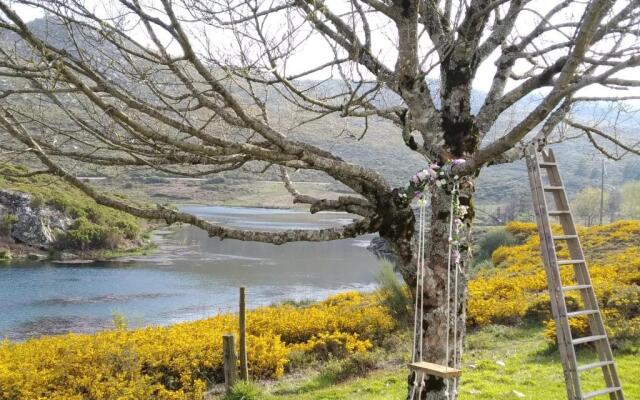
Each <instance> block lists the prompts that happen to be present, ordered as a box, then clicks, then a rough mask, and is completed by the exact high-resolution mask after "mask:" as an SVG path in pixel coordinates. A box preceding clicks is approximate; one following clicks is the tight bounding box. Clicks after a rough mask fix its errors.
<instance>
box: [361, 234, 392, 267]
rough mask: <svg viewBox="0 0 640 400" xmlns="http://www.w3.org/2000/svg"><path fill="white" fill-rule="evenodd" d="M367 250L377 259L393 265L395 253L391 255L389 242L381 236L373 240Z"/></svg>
mask: <svg viewBox="0 0 640 400" xmlns="http://www.w3.org/2000/svg"><path fill="white" fill-rule="evenodd" d="M367 250H369V251H370V252H372V253H373V254H375V255H376V257H378V258H380V259H383V260H388V261H390V262H391V263H394V260H395V256H394V255H393V253H391V250H389V245H388V244H387V241H386V240H385V239H383V238H381V237H380V236H376V237H374V238H373V239H371V243H369V246H367Z"/></svg>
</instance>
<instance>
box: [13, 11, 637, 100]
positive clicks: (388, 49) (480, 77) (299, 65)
mask: <svg viewBox="0 0 640 400" xmlns="http://www.w3.org/2000/svg"><path fill="white" fill-rule="evenodd" d="M328 3H329V4H332V6H333V7H336V8H337V9H338V11H343V10H344V11H346V9H345V7H346V4H348V3H347V2H340V1H331V0H329V1H328ZM87 4H89V5H94V6H95V7H96V9H97V10H100V11H98V12H99V13H112V12H113V11H112V10H110V6H109V0H106V1H104V2H103V1H97V0H88V1H87ZM553 5H555V2H554V1H548V0H544V1H538V2H533V4H531V7H532V9H531V10H530V11H528V12H523V14H522V15H521V16H520V17H519V19H518V22H517V24H516V30H517V31H518V32H520V33H521V34H522V33H526V32H528V31H529V30H530V29H532V28H533V27H534V26H535V25H536V24H538V23H539V21H540V19H539V18H538V17H537V15H536V14H537V13H538V12H544V9H545V8H548V7H551V6H553ZM340 8H342V9H343V10H340ZM16 9H17V10H18V12H19V14H20V15H21V16H22V17H23V18H24V19H26V20H28V21H30V20H33V19H35V18H39V17H42V16H43V14H42V13H41V12H40V11H36V10H34V9H32V8H29V7H25V6H16ZM576 15H578V16H579V15H581V12H580V10H579V9H576V8H573V9H571V8H570V9H567V10H566V11H565V13H564V14H563V17H566V18H572V17H573V18H575V16H576ZM287 22H288V21H285V20H282V21H277V22H276V23H273V24H272V29H271V30H272V31H273V34H274V37H275V36H276V35H277V34H278V29H279V28H280V29H285V28H286V23H287ZM278 24H282V27H279V26H278ZM370 24H371V25H372V29H373V31H374V45H376V47H374V51H375V52H376V53H377V55H378V56H379V57H380V58H381V59H382V60H384V61H385V62H386V64H387V65H388V66H390V67H391V68H393V65H394V63H395V58H396V51H395V46H394V41H395V40H394V36H395V30H394V27H393V26H391V25H390V24H388V23H387V21H385V20H383V19H380V18H379V19H376V18H375V17H373V18H371V19H370ZM198 33H201V31H198ZM207 36H208V39H210V41H209V43H208V45H209V46H211V45H212V44H213V46H215V47H216V48H217V49H218V50H219V51H220V52H221V53H222V52H230V51H231V49H233V48H234V46H233V44H232V42H233V41H232V38H233V36H232V35H231V33H230V32H224V33H221V32H208V35H207ZM165 37H166V36H165ZM558 38H561V36H558ZM139 39H140V40H142V41H147V42H148V40H146V39H144V38H143V37H142V35H141V36H140V37H139ZM193 39H194V41H195V42H198V41H203V40H204V39H203V35H200V34H195V33H194V34H193ZM174 46H175V44H174V45H169V48H170V49H172V48H175V47H174ZM498 56H499V53H498V52H494V54H492V55H491V56H490V57H489V59H488V60H486V61H485V62H484V63H482V65H481V66H480V68H479V70H478V72H477V74H476V77H475V80H474V88H475V89H476V90H480V91H485V92H486V91H488V90H489V88H490V87H491V82H492V78H493V75H494V73H495V70H496V69H495V66H494V61H495V60H496V59H497V57H498ZM332 57H333V54H332V52H331V50H330V48H329V47H328V46H327V45H326V42H324V39H322V38H320V37H319V36H316V37H312V38H311V39H308V40H307V41H306V42H305V44H304V45H303V46H301V47H300V48H299V49H298V51H297V52H296V54H295V56H293V57H291V59H290V60H289V61H288V63H287V72H288V73H289V74H292V73H297V72H300V71H303V70H306V69H308V68H310V66H315V65H320V64H322V63H324V62H326V61H328V60H329V59H330V58H332ZM523 67H524V65H523ZM528 67H529V66H528V65H527V66H526V68H528ZM333 72H334V73H335V71H333ZM522 72H524V69H523V70H522ZM329 75H330V71H329V70H324V71H320V72H318V73H315V74H313V75H311V76H310V78H313V79H322V78H326V77H328V76H329ZM438 75H439V74H438V68H435V69H434V70H433V71H432V72H431V74H430V75H429V76H430V77H431V78H435V79H437V78H438ZM616 76H617V77H620V78H627V79H637V78H638V76H640V68H635V69H633V70H627V71H625V72H623V73H620V74H618V75H616ZM336 77H337V76H336ZM519 83H520V82H516V81H510V82H509V85H508V86H507V90H509V89H511V88H513V87H515V86H516V85H518V84H519ZM580 95H586V96H589V95H592V96H593V95H598V96H603V95H608V96H616V95H618V96H633V95H635V96H640V88H638V87H636V88H629V89H627V90H624V91H620V90H618V91H614V90H611V89H608V88H604V87H602V86H592V87H588V88H586V89H584V90H583V91H581V92H580ZM634 103H635V104H637V105H640V101H636V102H634Z"/></svg>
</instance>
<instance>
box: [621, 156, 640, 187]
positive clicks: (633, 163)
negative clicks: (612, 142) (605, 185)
mask: <svg viewBox="0 0 640 400" xmlns="http://www.w3.org/2000/svg"><path fill="white" fill-rule="evenodd" d="M622 180H623V181H624V182H627V181H640V160H637V159H635V158H631V159H628V160H627V161H626V162H625V164H624V168H623V169H622Z"/></svg>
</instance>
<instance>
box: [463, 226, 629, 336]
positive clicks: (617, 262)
mask: <svg viewBox="0 0 640 400" xmlns="http://www.w3.org/2000/svg"><path fill="white" fill-rule="evenodd" d="M553 229H554V231H556V232H558V231H559V229H560V227H559V226H554V227H553ZM506 230H507V231H509V232H510V233H512V234H514V235H516V236H518V237H519V238H520V239H521V243H522V244H519V245H515V246H503V247H499V248H498V249H496V250H495V251H494V253H493V255H492V261H493V263H494V264H495V265H496V266H497V267H498V268H495V269H491V270H483V271H481V272H480V273H479V274H478V276H476V277H475V278H474V279H473V280H471V281H470V282H469V303H468V320H469V323H470V324H471V325H476V326H483V325H487V324H491V323H513V322H517V321H520V320H522V319H523V318H531V319H534V320H549V319H550V318H551V306H550V304H549V295H548V291H547V282H546V277H545V273H544V268H543V264H542V256H541V253H540V239H539V237H538V234H537V230H536V225H535V224H534V223H525V222H512V223H510V224H508V225H507V227H506ZM578 234H579V236H580V241H581V243H582V245H583V248H584V251H585V257H586V259H587V262H588V265H589V272H590V275H591V280H592V282H593V285H594V289H595V291H596V296H597V297H598V301H599V304H600V307H601V309H602V311H603V314H604V318H605V321H606V322H607V326H608V328H609V333H610V335H611V337H612V338H614V339H617V338H634V337H635V338H638V337H640V335H639V333H640V221H618V222H615V223H612V224H608V225H603V226H595V227H589V228H585V227H579V228H578ZM556 250H557V253H558V256H559V257H560V258H565V259H567V258H569V252H568V249H567V247H566V244H565V243H560V244H559V245H558V246H557V248H556ZM560 274H561V278H562V281H563V285H565V286H568V285H571V284H574V283H575V281H574V277H573V266H571V265H567V266H563V267H562V268H561V272H560ZM581 303H582V300H581V299H580V295H579V293H578V292H569V293H567V306H568V309H569V310H574V309H578V308H580V307H582V304H581ZM571 324H572V330H574V331H575V333H576V334H578V333H581V332H582V333H583V332H584V331H585V330H586V328H587V326H586V320H581V319H572V320H571ZM545 332H546V337H547V338H549V339H550V340H555V324H554V323H553V321H547V323H546V330H545Z"/></svg>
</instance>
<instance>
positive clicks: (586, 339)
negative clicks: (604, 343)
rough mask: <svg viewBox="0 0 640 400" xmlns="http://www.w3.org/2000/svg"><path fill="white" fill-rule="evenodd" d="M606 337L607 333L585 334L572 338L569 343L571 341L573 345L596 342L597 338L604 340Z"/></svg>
mask: <svg viewBox="0 0 640 400" xmlns="http://www.w3.org/2000/svg"><path fill="white" fill-rule="evenodd" d="M606 338H607V335H594V336H585V337H581V338H578V339H573V340H572V341H571V343H573V344H574V345H576V344H583V343H590V342H596V341H598V340H604V339H606Z"/></svg>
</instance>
